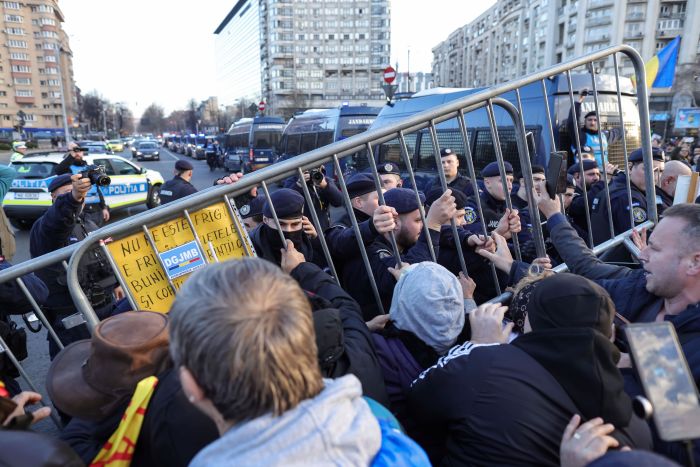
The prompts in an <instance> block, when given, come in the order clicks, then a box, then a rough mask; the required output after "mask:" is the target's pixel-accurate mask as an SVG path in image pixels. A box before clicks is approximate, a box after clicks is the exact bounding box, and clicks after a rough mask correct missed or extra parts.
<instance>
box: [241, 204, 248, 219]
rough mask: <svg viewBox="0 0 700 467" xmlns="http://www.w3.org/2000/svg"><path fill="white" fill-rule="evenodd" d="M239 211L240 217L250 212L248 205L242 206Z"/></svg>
mask: <svg viewBox="0 0 700 467" xmlns="http://www.w3.org/2000/svg"><path fill="white" fill-rule="evenodd" d="M239 211H241V215H243V216H247V215H248V213H249V212H250V205H249V204H244V205H243V206H241V209H239Z"/></svg>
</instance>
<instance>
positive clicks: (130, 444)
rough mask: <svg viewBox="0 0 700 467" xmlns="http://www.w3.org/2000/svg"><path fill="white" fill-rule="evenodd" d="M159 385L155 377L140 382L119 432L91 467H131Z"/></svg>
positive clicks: (114, 434)
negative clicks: (142, 426)
mask: <svg viewBox="0 0 700 467" xmlns="http://www.w3.org/2000/svg"><path fill="white" fill-rule="evenodd" d="M157 384H158V378H156V377H155V376H149V377H148V378H145V379H142V380H141V381H140V382H139V384H138V385H137V386H136V391H134V395H133V396H132V397H131V401H130V402H129V406H128V407H127V408H126V412H124V416H123V417H122V420H121V422H120V423H119V426H118V427H117V431H115V432H114V433H112V436H111V437H110V438H109V440H108V441H107V442H106V443H105V445H104V446H103V447H102V450H101V451H100V452H99V454H97V457H95V459H94V460H93V461H92V463H91V464H90V466H91V467H129V465H131V459H132V457H133V455H134V450H135V449H136V440H137V439H138V438H139V433H140V432H141V425H142V424H143V418H144V417H145V415H146V409H147V408H148V402H149V401H150V400H151V396H152V395H153V392H154V391H155V388H156V385H157Z"/></svg>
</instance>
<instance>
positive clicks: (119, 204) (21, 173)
mask: <svg viewBox="0 0 700 467" xmlns="http://www.w3.org/2000/svg"><path fill="white" fill-rule="evenodd" d="M64 155H65V154H63V153H55V152H54V153H42V154H32V155H29V156H25V157H24V158H23V159H22V160H20V161H15V162H13V163H12V167H14V168H15V170H16V171H17V178H15V180H14V181H13V182H12V187H11V188H10V190H9V192H8V193H7V195H6V196H5V200H4V202H3V207H4V208H5V214H6V215H7V217H8V218H9V219H10V222H11V223H12V225H14V226H15V227H17V228H21V229H27V228H29V227H31V225H32V223H33V222H34V220H36V219H38V218H39V217H41V215H42V214H44V212H45V211H46V210H47V209H48V207H49V206H51V194H50V193H49V192H48V186H49V183H51V180H52V179H53V178H54V177H55V175H53V171H54V167H56V165H58V164H59V163H60V162H61V161H62V160H63V157H64ZM84 159H85V161H86V162H87V163H88V164H89V165H90V164H95V165H102V166H104V167H105V172H106V174H107V175H108V176H109V177H110V178H111V179H112V183H111V184H110V185H109V186H105V187H101V188H100V190H101V191H102V194H103V195H104V198H105V202H106V203H107V205H108V206H109V207H110V208H111V209H112V210H114V209H119V208H125V207H130V206H135V205H139V204H145V205H146V206H148V208H154V207H156V206H158V205H160V186H161V185H162V184H163V183H164V182H165V180H163V176H162V175H161V174H160V172H157V171H155V170H150V169H146V168H143V167H139V166H138V165H136V164H134V163H132V162H130V161H127V160H126V159H124V158H123V157H119V156H112V155H108V154H92V155H86V156H84Z"/></svg>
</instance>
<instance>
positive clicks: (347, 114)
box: [280, 105, 382, 176]
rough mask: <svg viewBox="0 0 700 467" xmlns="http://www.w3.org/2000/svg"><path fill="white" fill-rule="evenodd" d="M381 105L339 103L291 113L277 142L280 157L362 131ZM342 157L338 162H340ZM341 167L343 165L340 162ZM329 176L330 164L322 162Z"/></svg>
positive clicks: (374, 116)
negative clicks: (333, 105) (341, 105)
mask: <svg viewBox="0 0 700 467" xmlns="http://www.w3.org/2000/svg"><path fill="white" fill-rule="evenodd" d="M381 110H382V108H381V107H367V106H363V105H361V106H343V107H340V108H337V109H310V110H307V111H305V112H303V113H301V114H299V115H295V116H294V117H292V119H291V120H290V121H289V123H288V124H287V128H285V130H284V135H283V136H282V141H281V143H280V153H281V154H282V157H281V159H283V160H284V159H288V158H290V157H294V156H297V155H299V154H303V153H305V152H309V151H313V150H314V149H316V148H320V147H322V146H325V145H327V144H331V143H334V142H336V141H340V140H341V139H344V138H349V137H350V136H354V135H356V134H358V133H362V132H363V131H365V130H367V128H369V127H370V125H372V123H373V122H374V120H375V118H377V115H378V114H379V112H380V111H381ZM344 160H345V158H344V159H343V161H341V163H342V162H344ZM341 165H342V166H343V168H344V164H341ZM326 173H327V174H328V175H329V176H332V175H333V173H334V170H333V165H332V164H327V165H326Z"/></svg>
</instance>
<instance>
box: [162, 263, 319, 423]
mask: <svg viewBox="0 0 700 467" xmlns="http://www.w3.org/2000/svg"><path fill="white" fill-rule="evenodd" d="M170 317H171V325H170V326H171V328H170V335H171V340H170V348H171V354H172V356H173V360H174V361H175V363H176V365H177V366H184V367H185V368H187V369H188V370H189V371H190V372H191V373H192V375H193V376H194V379H195V380H196V381H197V383H198V384H199V385H200V387H201V388H202V389H203V391H204V394H205V395H206V397H207V398H209V399H210V400H211V401H212V403H213V404H214V406H215V407H216V409H217V410H218V411H219V412H220V413H221V415H222V416H223V418H224V419H225V420H226V421H228V422H230V423H239V422H243V421H246V420H252V419H254V418H257V417H260V416H262V415H265V414H270V413H271V414H274V415H275V416H278V415H281V414H282V413H284V412H286V411H288V410H290V409H293V408H294V407H296V406H297V405H298V404H299V403H300V402H301V401H303V400H305V399H309V398H312V397H314V396H315V395H317V394H318V393H319V392H320V391H321V390H322V388H323V380H322V379H321V372H320V369H319V366H318V359H317V350H316V340H315V339H316V338H315V334H314V325H313V319H312V316H311V307H310V304H309V301H308V300H307V298H306V296H305V295H304V293H303V291H302V290H301V288H300V287H299V285H298V284H297V282H296V281H294V279H292V278H291V277H290V276H289V275H287V274H285V273H283V272H282V271H281V270H280V269H279V267H277V266H275V265H273V264H272V263H270V262H268V261H265V260H262V259H258V258H246V259H241V260H235V261H227V262H224V263H219V264H214V265H209V266H206V267H204V268H203V269H201V270H199V271H197V272H196V273H195V274H194V275H193V276H192V277H191V278H190V279H189V280H188V281H187V282H186V283H185V285H184V286H183V287H182V289H181V290H180V291H179V293H178V295H177V298H176V300H175V303H174V304H173V306H172V308H171V310H170Z"/></svg>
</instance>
